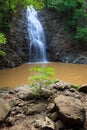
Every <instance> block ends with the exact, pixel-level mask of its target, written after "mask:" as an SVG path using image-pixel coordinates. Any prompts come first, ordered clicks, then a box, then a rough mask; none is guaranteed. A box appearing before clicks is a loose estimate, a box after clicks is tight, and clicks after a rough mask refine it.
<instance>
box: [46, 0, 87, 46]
mask: <svg viewBox="0 0 87 130" xmlns="http://www.w3.org/2000/svg"><path fill="white" fill-rule="evenodd" d="M44 2H45V5H46V7H47V8H52V9H55V10H56V11H57V13H58V15H59V16H61V17H62V18H63V19H64V22H65V28H66V29H67V30H68V31H69V32H71V34H72V37H74V40H81V41H85V42H87V40H86V39H87V13H86V12H85V8H86V5H85V4H84V0H44ZM79 45H80V44H79Z"/></svg>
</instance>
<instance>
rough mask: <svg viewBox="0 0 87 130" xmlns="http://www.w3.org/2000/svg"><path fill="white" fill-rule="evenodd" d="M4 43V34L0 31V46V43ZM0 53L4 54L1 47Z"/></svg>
mask: <svg viewBox="0 0 87 130" xmlns="http://www.w3.org/2000/svg"><path fill="white" fill-rule="evenodd" d="M5 43H6V38H5V36H4V34H3V33H0V47H1V45H2V44H5ZM0 55H5V52H3V51H2V50H1V49H0Z"/></svg>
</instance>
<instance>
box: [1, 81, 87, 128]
mask: <svg viewBox="0 0 87 130" xmlns="http://www.w3.org/2000/svg"><path fill="white" fill-rule="evenodd" d="M73 87H75V86H73V85H71V84H68V83H64V82H62V81H59V82H57V83H55V84H52V85H50V86H49V87H47V88H42V90H43V93H41V94H39V95H38V96H37V97H36V98H35V97H34V95H33V92H32V90H31V89H30V88H29V86H28V85H23V86H19V87H17V88H15V89H12V90H6V89H1V90H0V130H87V85H82V86H81V87H80V89H78V91H77V90H76V89H74V88H73Z"/></svg>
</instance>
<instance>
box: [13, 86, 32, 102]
mask: <svg viewBox="0 0 87 130" xmlns="http://www.w3.org/2000/svg"><path fill="white" fill-rule="evenodd" d="M15 92H16V93H17V96H18V97H19V98H20V99H22V100H28V99H31V98H32V97H33V91H32V89H31V88H30V87H29V86H28V85H22V86H20V87H17V88H16V89H15Z"/></svg>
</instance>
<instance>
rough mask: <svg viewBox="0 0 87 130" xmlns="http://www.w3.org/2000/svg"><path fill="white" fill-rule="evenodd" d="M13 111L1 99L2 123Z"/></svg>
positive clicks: (0, 117) (0, 115) (0, 113)
mask: <svg viewBox="0 0 87 130" xmlns="http://www.w3.org/2000/svg"><path fill="white" fill-rule="evenodd" d="M10 111H11V107H10V105H9V104H8V103H7V102H5V101H4V100H3V99H0V122H1V121H3V120H5V119H6V118H7V116H8V114H9V113H10Z"/></svg>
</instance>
